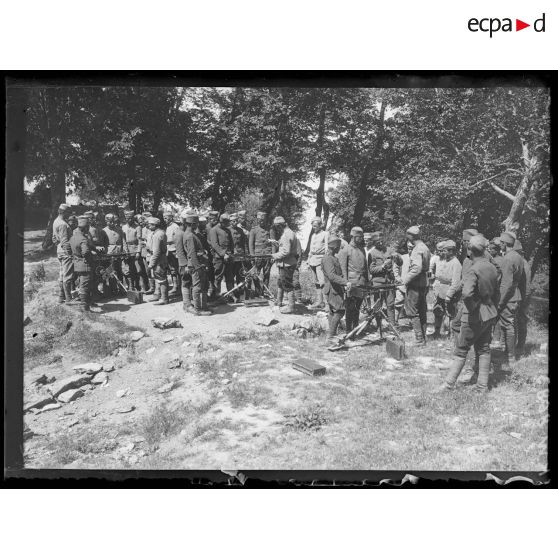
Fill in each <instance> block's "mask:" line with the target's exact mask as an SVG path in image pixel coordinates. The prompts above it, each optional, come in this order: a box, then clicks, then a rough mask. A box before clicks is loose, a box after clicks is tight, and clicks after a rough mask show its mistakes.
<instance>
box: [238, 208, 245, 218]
mask: <svg viewBox="0 0 558 558" xmlns="http://www.w3.org/2000/svg"><path fill="white" fill-rule="evenodd" d="M237 215H238V216H239V217H246V210H245V209H241V210H240V211H238V212H237Z"/></svg>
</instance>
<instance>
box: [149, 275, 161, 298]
mask: <svg viewBox="0 0 558 558" xmlns="http://www.w3.org/2000/svg"><path fill="white" fill-rule="evenodd" d="M153 281H155V280H153ZM154 289H155V291H154V292H153V296H152V297H151V298H150V299H149V300H148V302H157V301H158V300H159V299H160V298H161V284H160V283H157V282H155V287H154Z"/></svg>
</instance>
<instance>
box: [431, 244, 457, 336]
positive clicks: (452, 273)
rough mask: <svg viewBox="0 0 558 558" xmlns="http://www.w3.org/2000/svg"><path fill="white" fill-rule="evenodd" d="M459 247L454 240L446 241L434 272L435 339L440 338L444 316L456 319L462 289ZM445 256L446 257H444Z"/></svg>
mask: <svg viewBox="0 0 558 558" xmlns="http://www.w3.org/2000/svg"><path fill="white" fill-rule="evenodd" d="M456 250H457V246H456V244H455V242H454V241H453V240H446V241H445V242H444V244H443V247H442V248H441V249H440V251H441V252H443V253H442V254H440V260H439V262H438V263H437V264H436V266H435V268H434V270H435V275H434V296H435V297H436V300H435V302H434V308H433V313H434V338H435V339H437V338H438V337H440V329H441V328H442V322H443V320H444V316H445V315H446V314H447V315H448V316H449V319H450V323H451V320H453V319H454V318H455V314H456V312H457V309H456V304H457V301H456V297H457V296H458V295H459V290H460V288H461V263H460V262H459V260H458V259H457V258H456V256H455V252H456ZM444 254H445V257H444Z"/></svg>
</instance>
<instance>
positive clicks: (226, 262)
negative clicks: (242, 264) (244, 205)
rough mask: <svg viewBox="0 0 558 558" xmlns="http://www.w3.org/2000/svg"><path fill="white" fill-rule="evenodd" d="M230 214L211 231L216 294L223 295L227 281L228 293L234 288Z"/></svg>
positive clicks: (221, 219) (225, 214)
mask: <svg viewBox="0 0 558 558" xmlns="http://www.w3.org/2000/svg"><path fill="white" fill-rule="evenodd" d="M229 224H230V219H229V214H228V213H223V214H222V215H221V217H220V218H219V223H218V224H217V225H215V226H214V227H212V228H211V229H210V230H209V235H208V239H209V244H210V245H211V248H212V250H213V267H214V269H215V292H216V294H217V296H219V295H220V294H221V282H222V281H223V278H224V279H225V285H226V287H227V291H230V290H231V289H232V288H233V287H234V275H233V250H234V243H233V238H232V233H231V231H230V229H229ZM210 288H211V287H210Z"/></svg>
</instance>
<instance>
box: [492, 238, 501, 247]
mask: <svg viewBox="0 0 558 558" xmlns="http://www.w3.org/2000/svg"><path fill="white" fill-rule="evenodd" d="M500 242H502V239H501V238H500V237H499V236H495V237H494V238H493V239H492V240H491V241H490V244H494V246H500Z"/></svg>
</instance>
